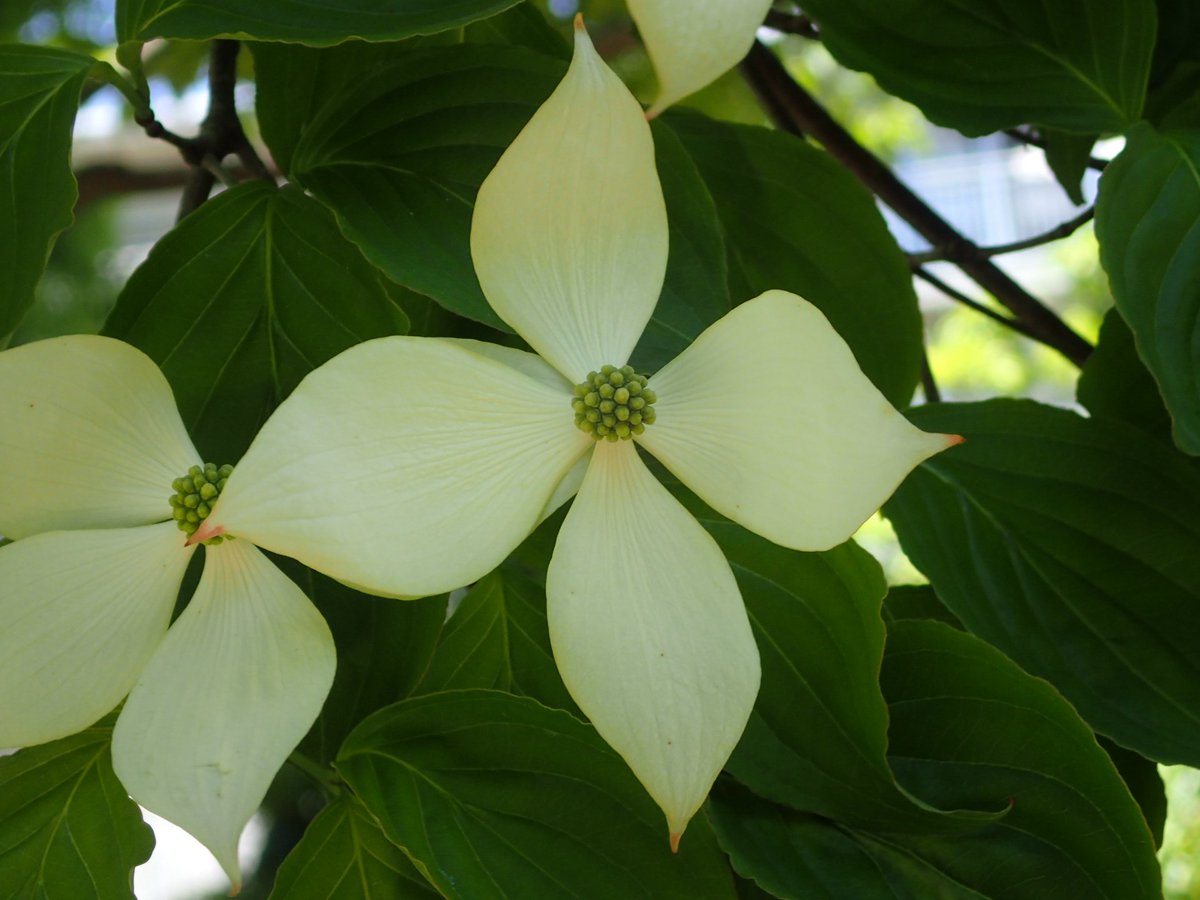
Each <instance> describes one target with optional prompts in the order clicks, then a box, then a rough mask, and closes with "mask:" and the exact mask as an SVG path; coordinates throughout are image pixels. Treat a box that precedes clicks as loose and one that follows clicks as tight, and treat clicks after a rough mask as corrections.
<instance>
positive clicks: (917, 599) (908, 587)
mask: <svg viewBox="0 0 1200 900" xmlns="http://www.w3.org/2000/svg"><path fill="white" fill-rule="evenodd" d="M903 619H934V620H936V621H938V622H945V623H946V624H947V625H952V626H954V627H955V628H961V627H962V623H961V622H959V621H958V619H956V618H955V617H954V613H952V612H950V610H948V609H946V606H945V604H944V603H942V601H941V600H939V599H938V595H937V592H936V591H935V590H934V589H933V588H932V587H930V586H929V585H927V584H900V585H893V586H891V587H889V588H888V592H887V596H886V597H884V598H883V620H884V621H885V622H887V623H888V625H891V624H893V623H894V622H899V621H901V620H903Z"/></svg>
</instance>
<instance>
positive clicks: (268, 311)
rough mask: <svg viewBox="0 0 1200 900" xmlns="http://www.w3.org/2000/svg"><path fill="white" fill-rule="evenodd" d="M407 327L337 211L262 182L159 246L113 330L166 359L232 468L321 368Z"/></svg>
mask: <svg viewBox="0 0 1200 900" xmlns="http://www.w3.org/2000/svg"><path fill="white" fill-rule="evenodd" d="M406 328H407V319H406V318H405V316H404V314H403V313H402V312H401V311H400V310H399V308H398V307H397V306H395V304H393V303H392V301H391V300H390V299H389V297H388V294H387V292H386V291H385V290H384V288H383V285H382V283H381V280H380V276H379V275H378V273H377V272H376V270H375V269H374V268H372V267H371V266H370V265H369V264H368V263H367V262H366V260H364V259H363V257H362V255H361V254H360V253H359V252H358V250H357V249H356V248H355V247H354V245H353V244H351V243H349V242H348V241H347V240H345V238H343V237H342V235H341V232H340V231H339V230H338V228H337V225H336V223H335V222H334V220H333V216H331V215H330V214H329V213H328V212H327V211H326V210H325V209H324V208H323V207H322V206H321V205H320V204H319V203H317V202H315V201H314V200H312V199H311V198H309V197H306V196H305V195H304V194H303V193H302V192H300V191H299V190H297V189H296V188H293V187H288V188H284V189H282V190H277V189H275V188H274V187H272V186H270V185H267V184H264V183H260V182H253V183H247V184H243V185H239V186H238V187H236V188H233V189H231V190H229V191H226V192H225V193H224V194H221V195H220V196H218V197H216V198H214V199H213V200H211V201H209V202H208V203H206V204H204V206H202V207H201V208H200V209H199V210H197V211H196V212H195V213H193V214H192V215H190V216H188V217H187V218H186V219H184V220H183V222H181V223H180V224H179V225H178V226H176V227H175V229H174V230H173V231H171V232H170V233H169V234H167V235H166V237H164V238H163V239H162V240H160V241H159V242H158V244H156V245H155V247H154V249H153V250H152V251H151V252H150V256H149V258H148V259H147V260H146V261H145V262H144V263H143V264H142V265H141V267H139V268H138V270H137V271H136V272H134V274H133V276H132V277H131V278H130V279H129V282H128V283H127V284H126V285H125V289H124V290H123V291H122V292H121V296H120V297H119V298H118V299H117V305H116V307H115V308H114V309H113V312H112V315H111V316H110V317H109V320H108V324H107V325H106V326H105V333H106V334H109V335H112V336H113V337H119V338H121V339H123V340H126V341H128V342H129V343H131V344H133V345H134V346H136V347H139V348H140V349H142V350H143V351H145V352H146V353H147V354H148V355H149V356H150V358H151V359H153V360H154V361H155V362H156V363H158V365H159V367H160V368H162V370H163V373H164V374H165V375H166V376H167V379H168V380H169V381H170V382H171V387H172V388H173V389H174V391H175V399H176V401H177V402H178V404H179V411H180V414H181V415H182V416H183V421H184V423H185V424H186V425H187V427H188V431H189V432H190V433H191V435H192V437H193V439H194V440H195V442H196V445H197V447H198V448H199V449H200V451H201V452H202V453H203V454H204V456H205V458H206V459H213V460H219V461H220V462H219V463H218V464H220V463H224V462H236V460H237V459H238V457H239V456H240V455H241V454H242V453H243V452H244V451H245V449H246V447H247V446H248V445H249V443H250V441H251V439H252V438H253V437H254V434H255V432H256V431H257V429H258V426H259V425H260V424H261V422H262V421H263V420H264V419H265V418H266V416H267V415H269V414H270V412H271V410H272V409H274V407H275V406H276V405H277V404H278V403H279V402H281V401H282V400H283V399H284V398H285V397H286V396H287V395H288V394H289V393H290V392H291V390H292V389H293V388H294V387H295V386H296V385H297V384H298V383H299V382H300V379H301V378H303V377H304V376H305V375H306V374H307V373H308V372H309V371H311V370H312V369H313V368H315V367H316V366H318V365H320V364H321V363H323V362H325V361H326V360H328V359H329V358H331V357H333V356H335V355H336V354H338V353H340V352H341V351H342V350H345V349H346V348H348V347H351V346H353V345H354V344H356V343H358V342H360V341H363V340H366V339H368V338H373V337H380V336H382V335H386V334H393V333H395V332H397V331H403V330H405V329H406Z"/></svg>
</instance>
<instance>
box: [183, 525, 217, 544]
mask: <svg viewBox="0 0 1200 900" xmlns="http://www.w3.org/2000/svg"><path fill="white" fill-rule="evenodd" d="M224 533H225V527H224V526H223V525H213V524H211V523H210V522H202V523H200V527H199V528H197V529H196V530H195V531H194V532H192V534H191V536H190V537H189V538H188V539H187V541H185V542H184V545H183V546H185V547H194V546H196V544H199V543H202V542H203V541H207V540H211V539H212V538H215V537H217V536H218V535H222V534H224Z"/></svg>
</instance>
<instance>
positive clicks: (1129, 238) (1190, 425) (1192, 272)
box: [1096, 124, 1200, 456]
mask: <svg viewBox="0 0 1200 900" xmlns="http://www.w3.org/2000/svg"><path fill="white" fill-rule="evenodd" d="M1096 238H1097V239H1098V240H1099V242H1100V262H1101V263H1102V264H1103V265H1104V270H1105V271H1106V272H1107V273H1108V280H1109V284H1110V285H1111V287H1112V293H1113V297H1114V299H1115V300H1116V302H1117V308H1118V309H1119V310H1120V311H1121V315H1122V316H1123V317H1124V319H1125V321H1126V322H1127V323H1128V324H1129V327H1130V329H1131V330H1132V331H1133V336H1134V339H1135V341H1136V343H1137V350H1138V354H1139V355H1140V356H1141V358H1142V360H1143V361H1144V362H1145V364H1146V367H1147V368H1148V369H1149V370H1150V372H1151V374H1153V375H1154V379H1155V381H1157V382H1158V386H1159V390H1160V391H1161V392H1162V396H1163V399H1164V400H1165V402H1166V404H1167V409H1168V410H1169V411H1170V413H1171V419H1172V421H1173V430H1174V436H1175V443H1176V444H1177V445H1178V446H1179V447H1180V449H1182V450H1184V451H1185V452H1187V453H1191V454H1192V455H1195V456H1200V287H1198V286H1197V285H1198V284H1200V131H1189V132H1175V133H1170V132H1159V131H1155V130H1154V129H1153V128H1151V127H1150V126H1149V125H1145V124H1143V125H1139V126H1138V127H1137V128H1135V129H1134V130H1133V131H1131V132H1130V133H1129V135H1128V138H1127V142H1126V144H1125V149H1124V150H1122V151H1121V153H1120V155H1118V156H1117V158H1116V159H1115V160H1113V162H1112V163H1111V164H1110V165H1109V166H1108V168H1106V169H1105V171H1104V177H1102V178H1101V179H1100V196H1099V198H1098V199H1097V202H1096Z"/></svg>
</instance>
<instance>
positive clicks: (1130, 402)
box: [1075, 309, 1171, 440]
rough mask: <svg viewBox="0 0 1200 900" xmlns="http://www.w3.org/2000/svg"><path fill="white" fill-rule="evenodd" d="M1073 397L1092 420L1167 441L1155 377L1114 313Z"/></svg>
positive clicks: (1168, 426)
mask: <svg viewBox="0 0 1200 900" xmlns="http://www.w3.org/2000/svg"><path fill="white" fill-rule="evenodd" d="M1075 396H1076V399H1077V400H1078V401H1079V402H1080V403H1081V404H1082V405H1083V407H1084V408H1085V409H1087V411H1088V412H1089V413H1091V414H1092V415H1093V416H1096V417H1098V418H1102V419H1116V420H1117V421H1120V422H1128V423H1129V424H1130V425H1136V426H1137V427H1138V428H1141V429H1142V430H1143V431H1145V432H1146V433H1147V434H1153V435H1156V436H1162V437H1163V438H1165V439H1166V440H1170V435H1171V416H1170V415H1169V414H1168V413H1167V408H1166V407H1165V406H1164V405H1163V400H1162V395H1161V394H1160V393H1159V392H1158V385H1157V384H1155V383H1154V376H1152V375H1151V374H1150V372H1149V371H1147V369H1146V366H1145V364H1144V363H1143V362H1142V361H1141V359H1140V358H1139V357H1138V354H1137V348H1136V347H1135V346H1134V343H1133V332H1131V331H1130V330H1129V326H1128V325H1126V324H1125V320H1124V319H1122V318H1121V314H1120V312H1118V311H1117V310H1116V309H1110V310H1109V311H1108V312H1107V313H1106V314H1105V316H1104V323H1103V324H1102V325H1101V326H1100V339H1099V340H1098V341H1097V342H1096V349H1095V351H1093V353H1092V355H1091V356H1089V357H1088V361H1087V362H1086V363H1084V365H1083V371H1082V372H1081V373H1080V375H1079V384H1078V386H1077V387H1076V390H1075Z"/></svg>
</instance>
